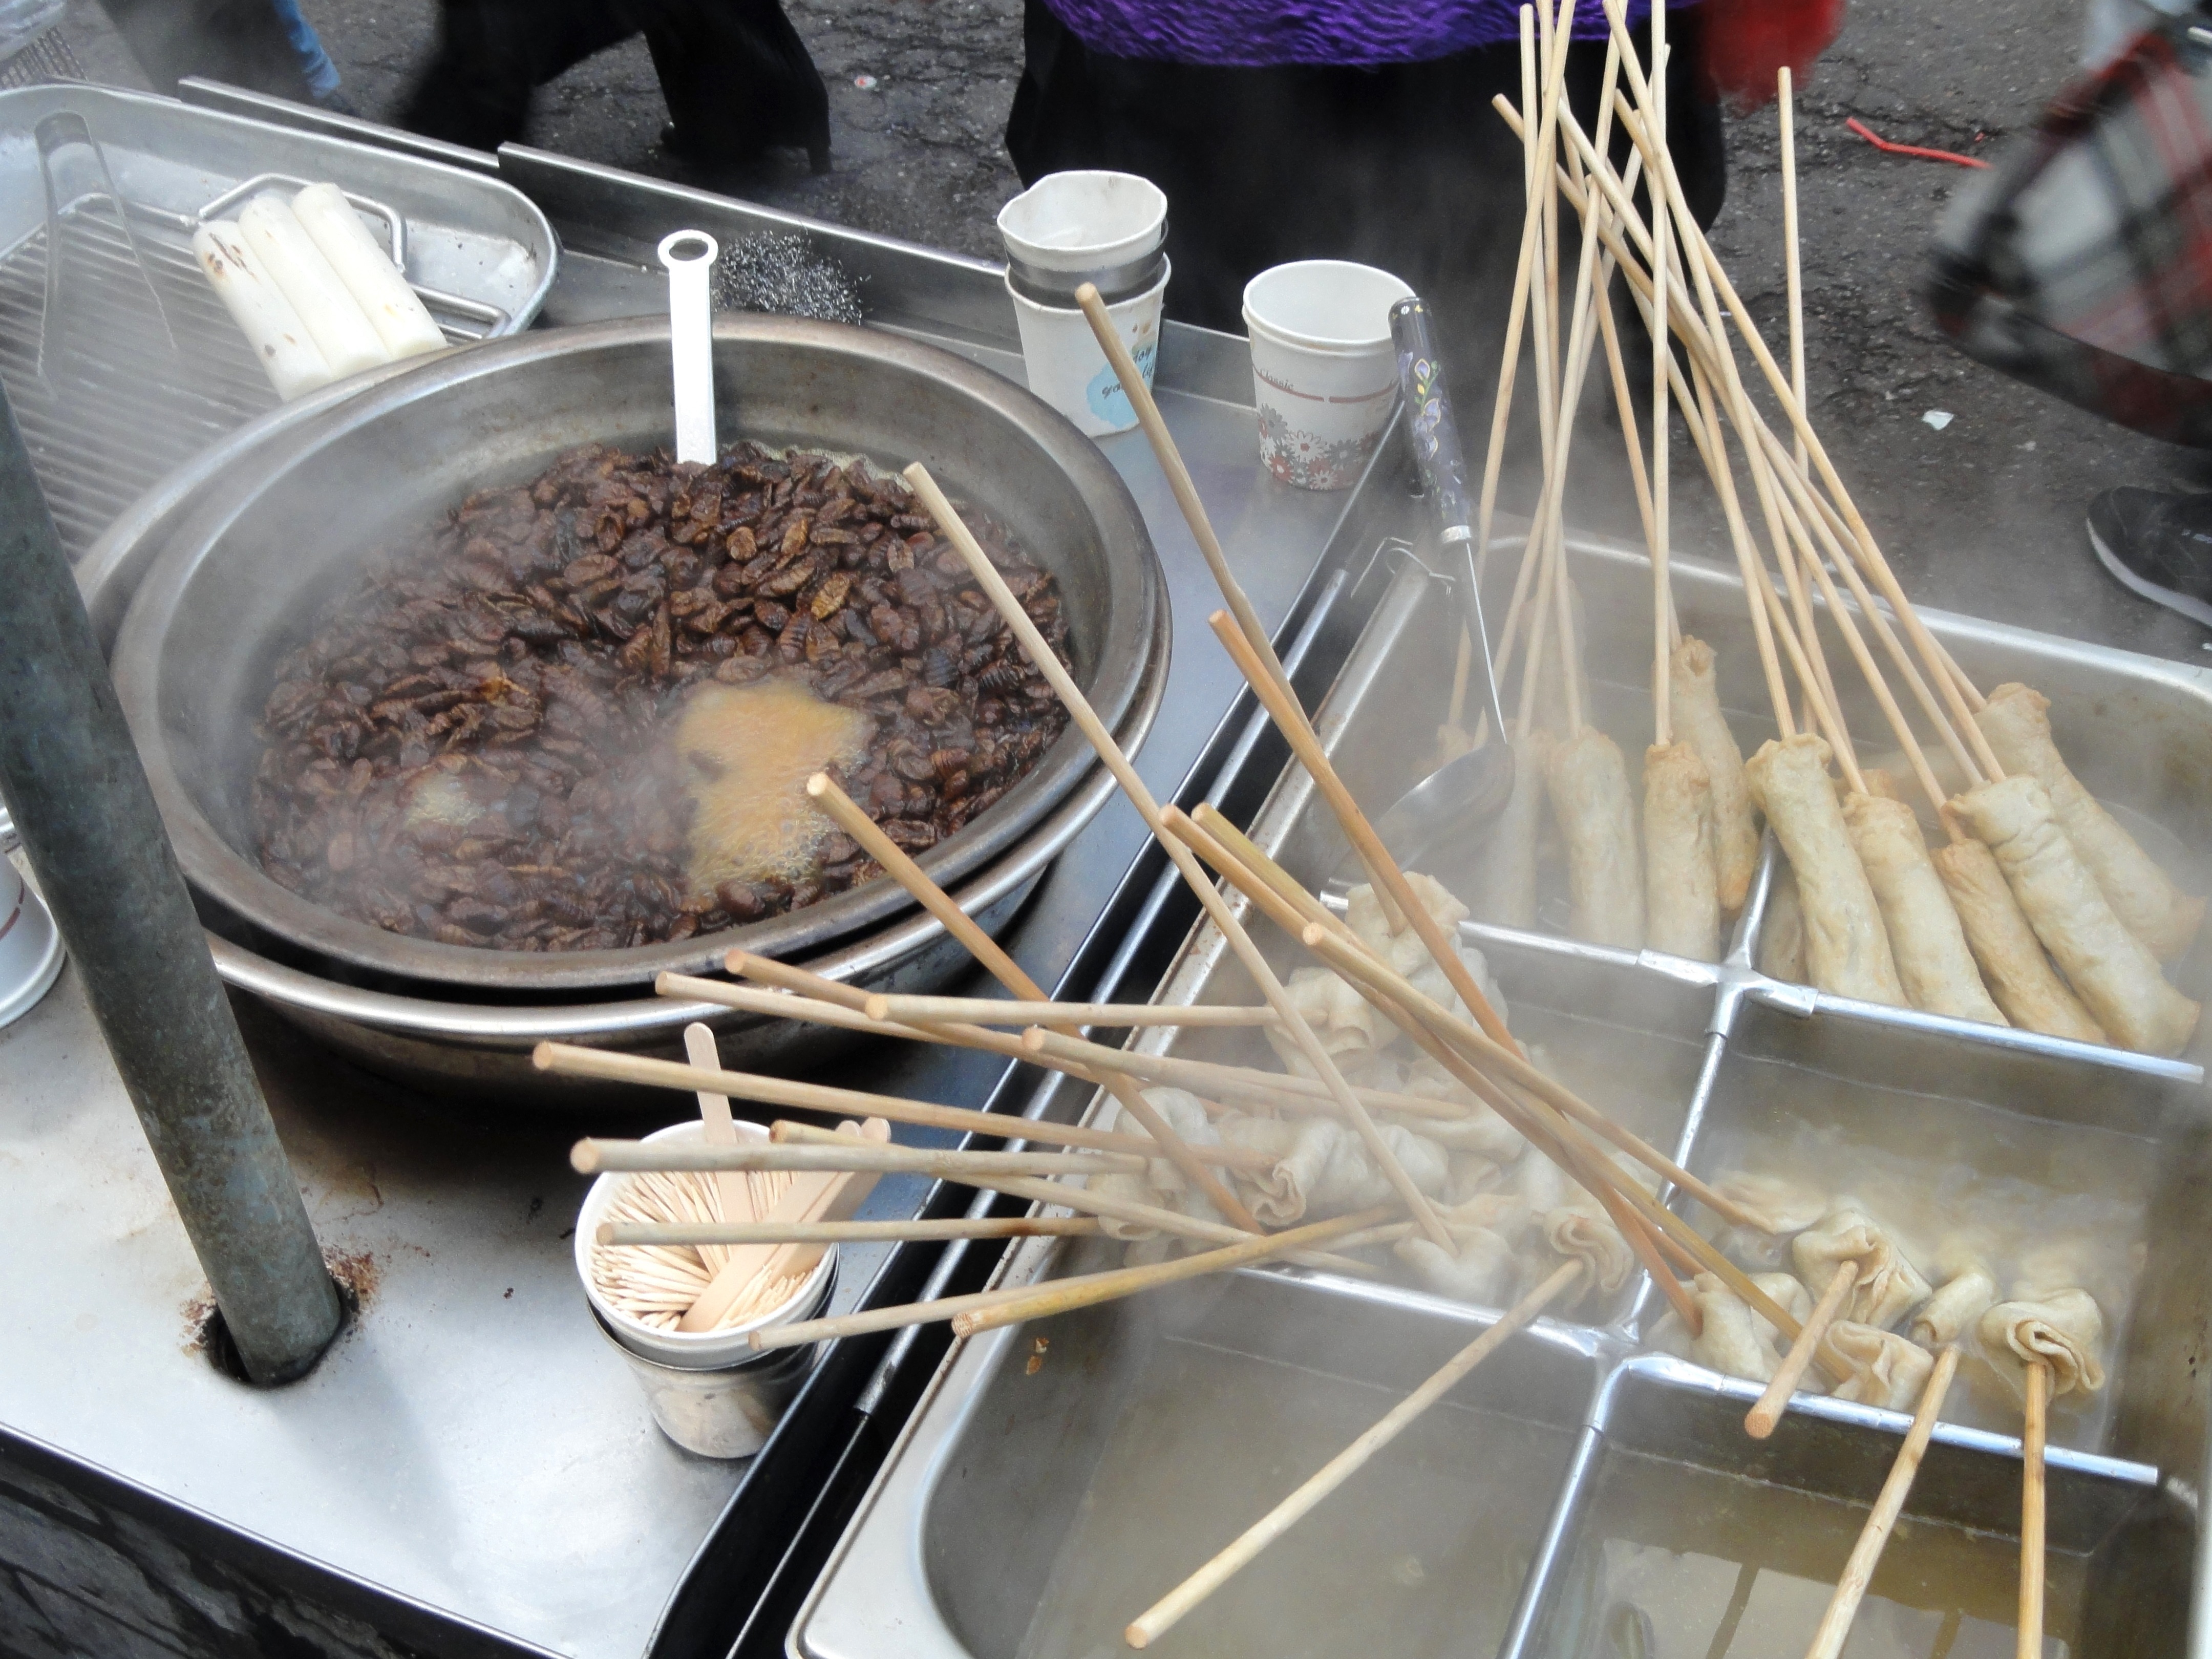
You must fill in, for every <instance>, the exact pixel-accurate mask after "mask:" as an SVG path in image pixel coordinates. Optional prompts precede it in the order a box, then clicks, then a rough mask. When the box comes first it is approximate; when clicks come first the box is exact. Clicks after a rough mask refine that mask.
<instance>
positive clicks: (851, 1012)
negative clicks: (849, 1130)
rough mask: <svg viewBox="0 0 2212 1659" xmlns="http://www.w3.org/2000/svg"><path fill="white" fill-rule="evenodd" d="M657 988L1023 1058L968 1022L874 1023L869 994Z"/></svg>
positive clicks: (680, 981)
mask: <svg viewBox="0 0 2212 1659" xmlns="http://www.w3.org/2000/svg"><path fill="white" fill-rule="evenodd" d="M742 954H743V952H740V951H732V952H731V955H732V956H739V955H742ZM797 971H799V972H804V971H805V970H804V969H800V970H797ZM830 983H833V981H824V985H825V986H826V985H828V984H830ZM653 986H654V988H655V989H656V990H658V991H659V994H661V995H662V996H665V997H683V998H687V999H690V1000H696V1001H700V1002H712V1003H716V1004H719V1005H720V1006H722V1007H725V1008H735V1009H738V1010H739V1011H740V1012H744V1013H749V1014H767V1015H769V1016H771V1017H772V1018H777V1019H799V1020H805V1021H807V1022H808V1023H809V1024H815V1025H829V1026H834V1027H835V1028H836V1029H837V1030H841V1031H857V1032H859V1033H860V1035H862V1036H894V1037H900V1038H903V1039H905V1040H907V1041H909V1042H937V1043H942V1044H945V1046H947V1047H949V1048H980V1049H982V1050H983V1051H984V1052H986V1053H987V1054H1004V1055H1006V1057H1007V1058H1008V1059H1010V1060H1019V1059H1020V1058H1021V1055H1020V1054H1019V1053H1018V1048H1019V1047H1020V1045H1019V1042H1018V1040H1016V1039H1013V1038H1011V1037H1009V1036H1007V1034H1006V1032H1004V1031H994V1030H991V1029H990V1028H989V1027H987V1026H983V1025H969V1024H962V1023H960V1022H958V1021H954V1020H945V1021H942V1022H938V1023H933V1024H927V1025H908V1024H901V1023H898V1022H895V1021H891V1020H879V1019H871V1018H868V1013H867V1008H866V1000H867V999H866V995H865V994H862V995H861V997H860V1003H861V1006H859V1007H850V1006H847V1005H846V1004H844V1003H842V1002H830V1001H827V1000H823V998H820V997H817V996H813V995H810V994H808V991H811V990H812V989H813V988H815V987H808V989H807V990H796V989H794V990H789V991H770V990H763V989H761V988H759V987H756V986H751V985H731V984H727V983H726V982H724V981H721V980H718V979H695V978H693V977H692V976H690V975H687V974H671V973H662V974H660V975H657V976H656V977H655V979H654V981H653ZM839 988H849V987H839Z"/></svg>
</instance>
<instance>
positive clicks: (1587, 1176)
mask: <svg viewBox="0 0 2212 1659" xmlns="http://www.w3.org/2000/svg"><path fill="white" fill-rule="evenodd" d="M1216 816H1218V814H1217V815H1216ZM1168 823H1169V827H1170V829H1173V830H1175V831H1176V833H1177V834H1179V835H1182V836H1185V837H1186V838H1187V839H1188V840H1189V841H1190V842H1191V844H1192V846H1193V847H1194V848H1195V849H1196V850H1198V851H1199V852H1200V854H1203V855H1204V856H1205V857H1206V860H1208V861H1209V862H1210V863H1212V865H1213V866H1214V867H1215V868H1216V869H1218V870H1219V871H1220V872H1222V873H1223V874H1224V875H1225V876H1226V877H1228V878H1229V879H1230V881H1231V884H1233V885H1235V886H1236V887H1237V890H1239V891H1241V892H1243V894H1244V895H1245V896H1247V897H1248V898H1249V899H1250V900H1251V901H1252V902H1253V903H1255V905H1257V906H1259V907H1260V908H1261V909H1263V910H1265V911H1267V914H1268V915H1269V917H1270V918H1271V919H1272V920H1273V921H1274V922H1275V923H1276V925H1277V926H1279V927H1283V928H1284V929H1285V931H1291V930H1293V929H1294V928H1295V927H1296V924H1297V921H1298V917H1299V907H1297V906H1296V905H1294V904H1291V903H1290V902H1288V901H1286V900H1285V899H1284V898H1283V897H1282V896H1280V895H1279V894H1278V893H1277V892H1276V891H1274V890H1273V888H1272V887H1271V886H1270V884H1269V883H1268V882H1267V880H1266V879H1265V878H1261V876H1260V875H1259V874H1258V873H1257V872H1256V871H1255V870H1254V869H1253V868H1251V867H1249V866H1246V865H1244V864H1243V863H1242V862H1241V861H1240V860H1237V858H1236V857H1235V856H1233V855H1232V854H1230V853H1229V852H1228V851H1227V850H1226V849H1225V848H1224V847H1223V846H1222V845H1221V844H1220V843H1219V842H1216V841H1214V840H1213V839H1212V837H1211V836H1208V835H1206V832H1205V831H1204V830H1202V829H1200V828H1199V827H1198V826H1197V825H1196V824H1195V823H1193V822H1192V821H1191V820H1190V819H1188V818H1187V817H1183V816H1182V814H1180V813H1176V814H1173V815H1172V816H1171V817H1170V818H1169V820H1168ZM1248 844H1249V843H1248ZM1253 856H1254V857H1255V859H1261V858H1263V857H1264V855H1262V854H1259V853H1258V852H1257V850H1256V849H1255V851H1254V854H1253ZM1297 931H1298V932H1299V933H1300V934H1301V937H1302V938H1303V936H1304V933H1313V934H1315V935H1316V936H1317V937H1321V938H1325V939H1330V940H1331V941H1332V942H1333V943H1334V944H1336V945H1340V946H1341V947H1342V948H1343V949H1345V950H1346V951H1358V952H1360V953H1362V954H1363V955H1364V956H1366V955H1369V953H1368V952H1367V950H1366V947H1365V945H1363V944H1362V943H1360V942H1359V941H1358V940H1357V939H1352V938H1350V937H1348V936H1346V935H1341V934H1338V933H1332V932H1331V930H1329V929H1328V928H1326V927H1322V926H1321V925H1320V924H1318V923H1313V924H1309V925H1308V926H1307V927H1304V928H1300V929H1297ZM1370 960H1371V956H1370ZM1358 988H1359V990H1360V991H1361V994H1363V995H1364V996H1365V997H1367V998H1368V1000H1370V1001H1371V1002H1373V1003H1374V1004H1375V1006H1377V1007H1378V1008H1380V1009H1381V1010H1382V1011H1383V1012H1384V1013H1385V1014H1386V1015H1387V1016H1388V1017H1389V1018H1390V1019H1391V1020H1392V1021H1394V1022H1395V1024H1398V1025H1399V1027H1400V1028H1401V1030H1404V1031H1405V1032H1406V1034H1407V1036H1410V1037H1412V1038H1413V1041H1414V1042H1415V1043H1416V1044H1417V1045H1419V1047H1420V1048H1422V1049H1423V1050H1424V1051H1425V1052H1426V1053H1427V1054H1429V1055H1430V1056H1431V1058H1433V1059H1434V1060H1436V1061H1437V1063H1438V1064H1439V1065H1441V1066H1443V1067H1444V1068H1445V1069H1446V1070H1447V1071H1448V1072H1449V1073H1451V1074H1452V1075H1453V1076H1454V1077H1455V1078H1457V1079H1459V1080H1460V1081H1461V1082H1462V1083H1463V1084H1464V1085H1466V1086H1467V1087H1468V1089H1470V1090H1472V1091H1474V1093H1475V1094H1476V1096H1477V1097H1480V1098H1481V1099H1484V1100H1486V1101H1487V1102H1488V1103H1490V1104H1491V1106H1492V1109H1494V1110H1496V1111H1498V1114H1499V1115H1501V1116H1502V1117H1504V1119H1505V1120H1506V1121H1507V1122H1508V1123H1510V1124H1511V1125H1512V1126H1513V1127H1515V1128H1516V1129H1517V1130H1518V1131H1520V1132H1521V1133H1522V1135H1523V1136H1524V1137H1526V1138H1527V1139H1528V1140H1529V1142H1530V1144H1531V1145H1533V1146H1534V1147H1535V1148H1536V1149H1537V1151H1538V1152H1540V1153H1541V1155H1543V1156H1545V1157H1547V1158H1551V1159H1552V1160H1553V1162H1554V1163H1556V1164H1559V1167H1560V1169H1562V1170H1565V1172H1566V1173H1567V1175H1568V1176H1570V1177H1571V1178H1572V1179H1574V1180H1576V1181H1577V1182H1580V1183H1581V1184H1582V1185H1583V1188H1585V1190H1587V1191H1588V1192H1589V1193H1590V1194H1591V1195H1592V1196H1593V1197H1595V1199H1596V1200H1598V1202H1599V1204H1600V1205H1601V1206H1603V1208H1604V1209H1605V1211H1606V1213H1607V1215H1609V1216H1610V1217H1611V1218H1613V1225H1614V1226H1615V1227H1616V1228H1618V1229H1619V1230H1620V1235H1621V1238H1622V1240H1623V1242H1624V1243H1626V1244H1627V1245H1628V1246H1629V1248H1630V1249H1632V1250H1634V1251H1635V1252H1636V1254H1637V1255H1638V1256H1639V1257H1641V1258H1642V1259H1643V1261H1644V1265H1645V1266H1646V1267H1648V1268H1649V1269H1650V1272H1651V1273H1652V1275H1653V1277H1654V1279H1656V1281H1657V1282H1658V1284H1659V1285H1660V1288H1661V1290H1662V1292H1664V1293H1666V1295H1667V1297H1668V1301H1669V1302H1670V1303H1672V1304H1674V1306H1675V1308H1676V1310H1677V1311H1679V1312H1680V1315H1681V1316H1682V1321H1683V1322H1684V1323H1685V1324H1686V1325H1687V1326H1688V1327H1689V1328H1690V1329H1691V1331H1692V1334H1696V1333H1697V1332H1698V1331H1699V1329H1700V1328H1702V1325H1703V1321H1702V1319H1701V1317H1700V1316H1699V1311H1698V1309H1697V1305H1696V1304H1694V1303H1693V1302H1692V1301H1691V1300H1690V1298H1689V1297H1688V1295H1687V1294H1686V1292H1685V1291H1683V1290H1682V1288H1681V1286H1680V1285H1679V1284H1678V1283H1677V1282H1676V1280H1675V1279H1674V1274H1673V1273H1671V1272H1670V1271H1669V1270H1668V1267H1667V1264H1666V1262H1665V1261H1663V1260H1662V1259H1661V1253H1662V1247H1663V1244H1664V1243H1665V1240H1664V1237H1663V1235H1661V1234H1658V1233H1656V1232H1655V1231H1654V1230H1652V1229H1651V1228H1650V1227H1649V1226H1648V1225H1645V1224H1644V1221H1643V1220H1642V1218H1639V1217H1638V1216H1637V1215H1636V1214H1634V1213H1633V1212H1632V1211H1631V1210H1630V1209H1629V1207H1628V1206H1627V1205H1626V1202H1625V1201H1624V1200H1622V1199H1621V1198H1620V1196H1619V1194H1616V1193H1615V1192H1613V1187H1614V1186H1615V1185H1616V1184H1618V1182H1619V1176H1618V1175H1617V1173H1616V1172H1615V1171H1614V1170H1613V1168H1612V1166H1611V1165H1609V1164H1607V1162H1606V1160H1605V1159H1604V1158H1603V1157H1602V1156H1601V1155H1600V1154H1599V1153H1598V1152H1597V1151H1596V1149H1595V1147H1593V1146H1589V1145H1588V1144H1587V1143H1586V1142H1584V1141H1583V1140H1582V1139H1580V1138H1579V1136H1578V1135H1576V1134H1573V1133H1569V1132H1568V1130H1567V1126H1566V1125H1565V1122H1564V1121H1560V1120H1559V1119H1557V1118H1556V1117H1551V1118H1548V1119H1545V1121H1531V1119H1530V1115H1529V1114H1528V1112H1527V1111H1526V1110H1524V1109H1523V1107H1522V1103H1521V1102H1520V1101H1518V1100H1516V1098H1515V1097H1513V1096H1512V1095H1511V1094H1510V1093H1508V1092H1507V1091H1504V1090H1502V1089H1499V1088H1498V1086H1497V1085H1494V1084H1492V1083H1491V1082H1490V1081H1489V1079H1486V1078H1484V1077H1483V1076H1482V1075H1481V1073H1479V1072H1477V1071H1475V1070H1474V1067H1473V1066H1470V1065H1469V1064H1468V1061H1467V1060H1466V1058H1465V1057H1464V1056H1463V1055H1462V1054H1459V1053H1457V1052H1455V1050H1454V1049H1452V1048H1449V1047H1448V1046H1447V1045H1446V1044H1445V1043H1444V1042H1442V1041H1440V1040H1439V1039H1438V1038H1437V1036H1436V1035H1435V1034H1434V1033H1433V1032H1431V1031H1430V1030H1427V1029H1425V1026H1424V1024H1422V1023H1421V1018H1420V1016H1419V1013H1418V1012H1415V1011H1413V1010H1412V1009H1409V1008H1408V1007H1407V1006H1405V1005H1404V1004H1403V1003H1401V1001H1400V1000H1397V999H1396V998H1395V996H1393V995H1389V994H1384V993H1383V992H1382V991H1380V990H1378V989H1376V988H1375V987H1370V986H1367V985H1364V984H1363V985H1361V986H1359V987H1358ZM1431 1006H1433V1005H1431ZM1461 1029H1462V1030H1466V1031H1467V1033H1468V1036H1471V1037H1474V1039H1475V1040H1477V1041H1478V1042H1485V1043H1486V1042H1487V1041H1488V1039H1487V1038H1484V1037H1482V1036H1481V1035H1480V1033H1479V1032H1475V1031H1474V1030H1473V1028H1472V1027H1462V1028H1461ZM1539 1116H1540V1117H1541V1116H1542V1113H1541V1109H1539ZM1623 1133H1626V1132H1625V1131H1624V1132H1623ZM1630 1139H1634V1137H1632V1136H1631V1137H1630ZM1636 1144H1637V1145H1638V1146H1642V1143H1641V1142H1640V1141H1638V1142H1637V1143H1636ZM1644 1150H1645V1151H1646V1152H1650V1149H1649V1148H1645V1149H1644ZM1650 1155H1651V1156H1653V1157H1655V1158H1656V1156H1657V1154H1656V1152H1651V1154H1650ZM1670 1167H1671V1166H1670ZM1683 1173H1685V1174H1686V1173H1687V1171H1684V1172H1683Z"/></svg>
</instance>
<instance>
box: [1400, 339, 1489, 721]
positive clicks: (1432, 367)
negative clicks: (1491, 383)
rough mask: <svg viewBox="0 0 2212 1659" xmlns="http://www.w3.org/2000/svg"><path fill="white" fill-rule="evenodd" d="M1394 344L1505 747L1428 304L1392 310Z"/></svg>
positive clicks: (1418, 452)
mask: <svg viewBox="0 0 2212 1659" xmlns="http://www.w3.org/2000/svg"><path fill="white" fill-rule="evenodd" d="M1390 339H1391V342H1392V343H1393V344H1394V345H1395V347H1396V348H1397V353H1398V389H1399V392H1401V395H1402V396H1403V397H1404V398H1405V402H1406V432H1407V436H1408V438H1409V439H1410V440H1411V441H1412V442H1413V463H1414V465H1416V466H1417V467H1419V469H1420V474H1421V489H1422V491H1423V493H1424V494H1425V495H1427V496H1428V498H1429V501H1430V504H1431V507H1433V508H1434V510H1435V512H1436V515H1437V531H1438V539H1439V541H1440V542H1441V543H1442V544H1443V545H1442V551H1443V557H1444V562H1445V563H1446V565H1447V566H1448V567H1449V572H1450V574H1451V575H1452V577H1453V579H1454V581H1455V585H1456V586H1458V588H1459V593H1460V604H1461V605H1462V607H1463V609H1464V611H1465V618H1466V623H1467V631H1468V638H1469V639H1471V640H1472V641H1474V647H1475V649H1476V650H1477V651H1478V652H1479V653H1480V654H1481V659H1482V684H1483V687H1484V689H1485V690H1486V691H1488V693H1489V694H1490V720H1491V729H1492V731H1493V732H1496V733H1497V734H1498V738H1500V740H1501V741H1502V740H1503V738H1504V733H1505V709H1504V704H1503V703H1502V702H1500V701H1499V699H1498V667H1497V665H1496V664H1495V663H1494V662H1493V661H1492V659H1491V654H1490V630H1489V628H1488V626H1487V624H1486V623H1485V622H1484V621H1483V616H1482V588H1481V584H1480V582H1478V581H1477V580H1475V559H1474V556H1475V546H1474V527H1473V520H1474V513H1473V511H1472V510H1471V508H1470V507H1469V506H1468V495H1467V459H1466V457H1465V455H1464V454H1462V452H1461V450H1460V447H1459V426H1458V423H1457V422H1455V421H1454V420H1453V419H1452V409H1451V398H1450V396H1449V393H1447V392H1445V390H1444V370H1443V362H1442V360H1441V359H1439V357H1438V356H1437V344H1436V336H1435V333H1434V331H1432V330H1431V326H1430V323H1429V308H1428V306H1427V305H1426V304H1425V302H1424V301H1422V300H1421V299H1420V298H1419V296H1418V295H1417V296H1415V297H1413V298H1410V299H1405V300H1401V301H1398V303H1397V304H1395V305H1394V306H1392V307H1390Z"/></svg>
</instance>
